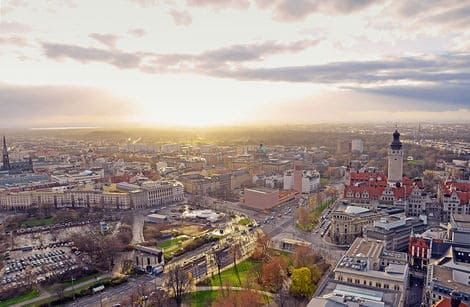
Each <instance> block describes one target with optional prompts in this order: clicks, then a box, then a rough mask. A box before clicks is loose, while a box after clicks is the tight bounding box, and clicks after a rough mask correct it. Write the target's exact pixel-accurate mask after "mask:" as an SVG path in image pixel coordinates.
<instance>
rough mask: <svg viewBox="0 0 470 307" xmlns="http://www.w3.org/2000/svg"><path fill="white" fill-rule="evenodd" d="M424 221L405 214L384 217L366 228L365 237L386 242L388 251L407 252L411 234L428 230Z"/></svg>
mask: <svg viewBox="0 0 470 307" xmlns="http://www.w3.org/2000/svg"><path fill="white" fill-rule="evenodd" d="M423 219H424V220H425V218H423ZM423 219H420V218H411V217H408V218H407V217H406V216H405V214H404V213H400V214H395V215H389V216H384V217H381V218H379V219H376V220H374V222H373V223H372V225H366V226H364V230H363V232H364V237H367V238H370V239H375V240H380V241H383V242H385V247H386V248H387V250H391V251H392V250H393V251H406V250H408V241H409V238H410V234H411V233H414V232H416V233H422V232H423V231H424V230H425V229H426V223H425V221H423Z"/></svg>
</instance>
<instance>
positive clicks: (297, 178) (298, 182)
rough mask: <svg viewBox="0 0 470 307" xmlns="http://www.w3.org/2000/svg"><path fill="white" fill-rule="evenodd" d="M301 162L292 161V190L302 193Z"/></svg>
mask: <svg viewBox="0 0 470 307" xmlns="http://www.w3.org/2000/svg"><path fill="white" fill-rule="evenodd" d="M303 168H304V167H303V162H302V161H294V190H295V191H297V192H299V193H302V170H303Z"/></svg>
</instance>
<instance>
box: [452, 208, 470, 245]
mask: <svg viewBox="0 0 470 307" xmlns="http://www.w3.org/2000/svg"><path fill="white" fill-rule="evenodd" d="M447 236H448V238H449V240H450V241H452V242H453V243H455V244H462V245H470V215H466V214H452V215H451V218H450V222H449V225H448V230H447Z"/></svg>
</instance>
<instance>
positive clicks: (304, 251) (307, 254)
mask: <svg viewBox="0 0 470 307" xmlns="http://www.w3.org/2000/svg"><path fill="white" fill-rule="evenodd" d="M292 259H293V262H294V267H295V268H301V267H309V268H310V267H312V266H313V265H314V264H315V263H317V262H318V261H320V257H319V256H318V255H317V254H315V252H314V251H313V249H311V248H310V247H308V246H302V245H301V246H298V247H297V248H296V249H295V250H294V253H293V254H292Z"/></svg>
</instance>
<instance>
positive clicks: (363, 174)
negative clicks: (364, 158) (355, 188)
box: [350, 172, 387, 181]
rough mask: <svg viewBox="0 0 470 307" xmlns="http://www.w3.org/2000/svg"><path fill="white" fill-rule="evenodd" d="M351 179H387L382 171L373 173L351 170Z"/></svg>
mask: <svg viewBox="0 0 470 307" xmlns="http://www.w3.org/2000/svg"><path fill="white" fill-rule="evenodd" d="M350 177H351V180H354V181H369V180H370V179H371V178H373V179H374V180H377V179H381V180H384V181H387V176H385V174H384V173H381V172H379V173H374V172H351V173H350Z"/></svg>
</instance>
